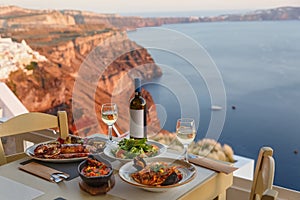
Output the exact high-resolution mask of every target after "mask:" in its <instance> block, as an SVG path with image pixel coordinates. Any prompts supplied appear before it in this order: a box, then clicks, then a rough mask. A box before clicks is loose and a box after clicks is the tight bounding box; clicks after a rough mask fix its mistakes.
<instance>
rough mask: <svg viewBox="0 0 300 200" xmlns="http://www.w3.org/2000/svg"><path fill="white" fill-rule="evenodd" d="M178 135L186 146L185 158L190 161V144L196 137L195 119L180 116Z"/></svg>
mask: <svg viewBox="0 0 300 200" xmlns="http://www.w3.org/2000/svg"><path fill="white" fill-rule="evenodd" d="M176 137H177V139H178V140H179V141H180V142H181V143H182V144H183V146H184V154H185V156H184V159H185V161H186V162H188V146H189V144H191V143H192V142H193V141H194V139H195V137H196V128H195V121H194V120H193V119H191V118H180V119H178V120H177V123H176Z"/></svg>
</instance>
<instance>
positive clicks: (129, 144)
mask: <svg viewBox="0 0 300 200" xmlns="http://www.w3.org/2000/svg"><path fill="white" fill-rule="evenodd" d="M158 151H159V148H158V147H157V146H156V145H153V144H147V139H146V138H143V139H138V140H136V139H127V138H124V139H123V140H121V141H120V142H119V143H118V148H116V149H113V150H112V153H113V155H114V156H115V157H116V158H122V159H132V158H134V157H136V156H138V155H140V156H141V157H153V156H155V155H157V154H158Z"/></svg>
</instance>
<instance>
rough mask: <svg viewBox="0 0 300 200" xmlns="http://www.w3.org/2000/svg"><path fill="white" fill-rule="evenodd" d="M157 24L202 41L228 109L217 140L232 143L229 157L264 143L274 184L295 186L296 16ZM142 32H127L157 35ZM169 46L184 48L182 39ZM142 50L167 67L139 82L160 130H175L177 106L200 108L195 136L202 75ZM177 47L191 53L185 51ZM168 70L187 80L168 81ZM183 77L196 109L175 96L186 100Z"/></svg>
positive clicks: (204, 102) (205, 118)
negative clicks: (146, 81) (269, 149)
mask: <svg viewBox="0 0 300 200" xmlns="http://www.w3.org/2000/svg"><path fill="white" fill-rule="evenodd" d="M163 28H167V29H171V30H176V31H179V32H180V33H183V34H185V35H186V36H188V37H190V38H191V39H192V40H195V41H196V42H197V43H199V44H200V45H202V46H203V48H204V49H205V50H206V51H207V53H208V55H209V56H210V57H211V59H212V60H213V62H214V63H215V64H216V66H217V68H218V69H219V71H220V74H221V77H222V80H223V82H224V88H225V90H226V106H227V110H226V118H225V123H224V127H223V129H222V131H221V135H220V136H219V137H218V140H219V142H221V143H227V144H229V145H231V146H232V147H233V149H234V151H235V154H237V155H242V156H246V157H250V158H253V159H256V157H257V154H258V151H259V149H260V147H261V146H265V145H268V146H271V147H272V148H273V149H274V157H275V161H276V173H275V180H274V181H275V184H276V185H279V186H283V187H287V188H291V189H296V190H300V181H299V180H300V104H299V102H300V21H275V22H274V21H273V22H216V23H195V24H174V25H166V26H164V27H163ZM145 30H146V31H145ZM147 30H150V28H143V29H139V30H137V31H135V32H130V33H128V35H129V37H130V38H131V39H132V40H136V41H137V42H138V43H139V44H140V45H142V46H146V47H149V44H151V42H153V43H155V40H156V39H157V38H154V36H153V35H151V34H148V35H147ZM171 39H172V34H170V40H171ZM160 42H161V41H160ZM175 43H176V44H175V45H176V46H177V47H178V48H180V47H181V46H183V47H184V41H180V40H177V41H176V42H175ZM153 46H155V44H154V45H153ZM150 47H151V45H150ZM184 48H185V47H184ZM149 52H150V53H151V55H152V57H153V58H154V60H155V62H156V63H158V64H159V65H161V66H167V67H163V70H164V71H163V72H164V75H163V77H162V78H160V79H158V80H155V81H156V82H155V83H149V84H145V87H146V88H147V89H148V90H149V91H150V92H151V94H152V95H153V98H154V101H155V103H157V104H160V106H158V110H159V117H160V118H162V119H163V120H162V121H164V122H163V124H162V125H163V127H164V128H165V129H167V130H170V131H174V130H175V129H174V127H175V121H176V119H177V118H179V117H180V116H181V115H182V110H188V112H192V111H189V109H191V110H197V111H198V110H200V121H199V127H198V135H197V139H201V138H202V137H204V136H205V135H206V134H207V131H208V126H209V123H210V118H211V116H212V111H211V110H210V106H211V99H210V96H209V91H208V89H207V85H206V84H205V81H204V78H203V77H201V76H199V75H198V74H197V73H196V71H195V70H194V68H193V67H192V66H191V63H189V62H187V61H186V60H184V59H180V58H178V57H180V56H174V54H172V53H170V52H166V51H163V50H161V49H160V50H159V49H155V48H149ZM184 52H186V53H189V54H190V55H192V56H193V55H194V54H193V51H192V50H190V49H189V48H185V49H184ZM195 56H197V55H195ZM199 59H201V57H199ZM173 69H174V70H177V71H179V74H182V75H183V76H184V77H185V78H186V79H180V78H179V79H178V78H174V74H172V72H173V71H174V70H173ZM182 80H185V81H187V82H188V83H189V84H191V85H192V89H193V91H194V93H195V96H196V100H197V102H198V103H199V108H198V107H197V106H195V105H193V104H191V105H190V106H186V107H184V108H183V107H182V105H181V104H180V101H181V100H180V99H178V96H180V95H182V96H186V97H188V98H186V99H184V100H182V101H187V102H188V101H189V100H188V99H189V94H190V93H187V94H185V93H186V92H187V91H186V86H182V85H184V84H181V82H182ZM183 82H184V81H183ZM159 83H161V84H159ZM171 83H172V84H173V85H172V86H171V87H172V88H171V89H170V88H169V87H168V85H169V84H171ZM163 84H164V86H163ZM174 88H175V89H174ZM192 99H193V98H192ZM191 101H192V100H191ZM232 106H235V107H236V109H232ZM213 112H220V111H213ZM294 151H299V153H295V152H294Z"/></svg>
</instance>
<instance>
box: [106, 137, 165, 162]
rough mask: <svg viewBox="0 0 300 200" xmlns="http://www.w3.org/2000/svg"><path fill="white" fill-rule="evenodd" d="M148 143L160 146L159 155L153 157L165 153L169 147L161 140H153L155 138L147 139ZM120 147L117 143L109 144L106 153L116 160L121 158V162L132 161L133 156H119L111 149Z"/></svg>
mask: <svg viewBox="0 0 300 200" xmlns="http://www.w3.org/2000/svg"><path fill="white" fill-rule="evenodd" d="M147 144H151V145H156V146H157V147H158V149H159V150H158V152H157V155H155V156H153V157H156V156H159V155H161V154H163V153H165V152H166V151H167V147H166V146H165V145H163V144H161V143H159V142H156V141H153V140H148V141H147ZM117 148H118V145H117V144H113V145H107V146H106V147H105V149H104V151H103V152H104V154H105V155H106V156H108V157H110V158H112V159H115V160H119V161H120V162H122V163H126V162H130V161H132V160H133V159H132V158H128V159H122V158H117V157H116V156H115V155H114V154H113V153H112V152H111V151H112V150H115V149H117Z"/></svg>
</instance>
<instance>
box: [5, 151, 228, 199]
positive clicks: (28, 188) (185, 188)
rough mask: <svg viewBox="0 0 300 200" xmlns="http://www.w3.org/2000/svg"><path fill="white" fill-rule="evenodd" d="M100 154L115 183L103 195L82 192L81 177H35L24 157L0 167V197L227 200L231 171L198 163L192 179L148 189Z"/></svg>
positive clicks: (166, 154) (173, 154)
mask: <svg viewBox="0 0 300 200" xmlns="http://www.w3.org/2000/svg"><path fill="white" fill-rule="evenodd" d="M99 156H101V157H103V158H105V159H107V160H109V161H110V162H111V164H112V166H113V169H114V178H115V185H114V187H113V188H112V189H111V190H109V191H108V192H107V193H105V194H99V195H91V194H89V193H87V192H85V191H83V190H82V189H81V188H80V186H79V183H80V181H81V178H80V177H79V176H77V177H74V178H73V179H71V180H64V181H62V182H60V183H53V182H50V181H47V180H45V179H42V178H40V177H38V176H35V175H32V174H30V173H27V172H25V171H23V170H20V169H19V167H20V166H22V163H24V162H27V161H31V160H32V158H30V157H25V158H22V159H20V160H16V161H13V162H10V163H7V164H5V165H2V166H0V197H1V199H3V200H5V199H24V200H27V199H29V200H30V199H37V200H43V199H47V200H49V199H55V200H64V199H72V200H74V199H87V200H88V199H103V200H106V199H107V200H108V199H109V200H114V199H115V200H120V199H130V200H134V199H143V200H148V199H149V200H150V199H151V200H152V199H164V200H168V199H170V200H174V199H188V200H193V199H197V200H215V199H221V200H225V199H226V190H227V189H228V188H229V187H230V186H231V185H232V183H233V173H228V174H225V173H220V172H217V171H214V170H211V169H207V168H204V167H201V166H198V165H194V166H195V168H196V175H195V178H194V179H192V180H191V181H190V182H188V183H186V184H184V185H181V186H178V187H175V188H170V189H167V190H166V191H163V192H153V191H147V190H144V189H142V188H138V187H136V186H134V185H131V184H128V183H126V182H124V181H123V180H122V179H121V178H120V176H119V174H118V171H119V169H120V167H121V166H122V165H123V164H124V163H123V162H120V161H118V160H113V159H111V158H108V157H106V155H104V153H103V152H102V153H99ZM160 156H162V157H170V158H178V156H179V155H178V153H177V152H175V151H174V150H170V149H168V150H167V151H166V152H164V153H163V154H162V155H160Z"/></svg>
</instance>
